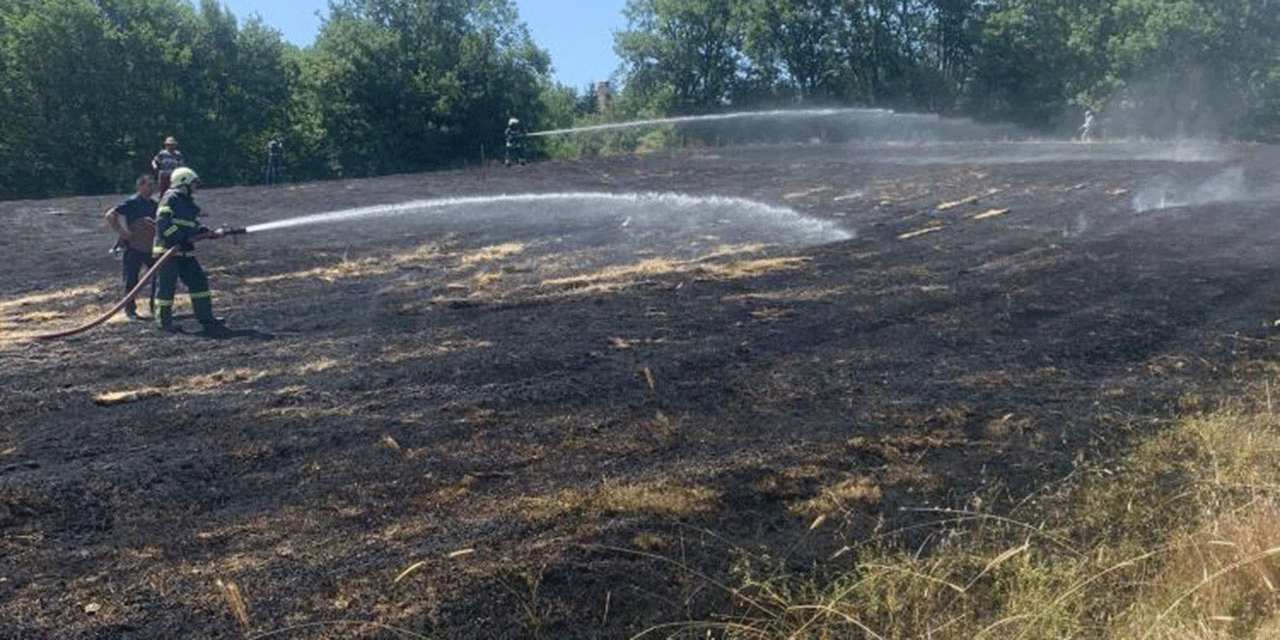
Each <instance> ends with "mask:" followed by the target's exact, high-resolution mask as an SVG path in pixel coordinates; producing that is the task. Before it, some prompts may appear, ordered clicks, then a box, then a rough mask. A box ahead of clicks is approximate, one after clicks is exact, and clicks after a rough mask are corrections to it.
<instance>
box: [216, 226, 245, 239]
mask: <svg viewBox="0 0 1280 640" xmlns="http://www.w3.org/2000/svg"><path fill="white" fill-rule="evenodd" d="M214 233H215V234H217V236H218V237H219V238H221V237H223V236H240V235H244V234H246V233H249V230H248V229H246V228H244V227H222V228H220V229H218V230H217V231H215V232H214Z"/></svg>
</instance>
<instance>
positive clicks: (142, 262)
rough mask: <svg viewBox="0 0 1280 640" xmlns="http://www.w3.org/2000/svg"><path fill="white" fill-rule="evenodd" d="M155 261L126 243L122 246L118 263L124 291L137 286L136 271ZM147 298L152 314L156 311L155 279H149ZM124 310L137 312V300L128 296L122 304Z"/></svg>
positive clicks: (147, 254) (133, 313) (131, 289)
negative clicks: (122, 253)
mask: <svg viewBox="0 0 1280 640" xmlns="http://www.w3.org/2000/svg"><path fill="white" fill-rule="evenodd" d="M155 263H156V261H155V259H154V258H152V257H151V254H150V253H146V252H143V251H138V250H137V249H134V248H133V247H130V246H127V245H126V246H125V248H124V255H122V256H120V264H121V265H123V266H122V269H123V271H124V291H125V293H128V292H130V291H133V288H134V287H136V286H138V272H140V271H142V269H143V268H144V267H150V266H151V265H153V264H155ZM148 300H150V301H151V313H153V314H154V313H155V311H156V309H155V307H156V281H155V279H152V280H151V295H150V297H149V298H148ZM124 311H125V313H127V314H129V315H131V316H132V315H135V314H137V313H138V303H137V301H136V300H134V299H133V298H130V299H129V302H127V303H125V305H124Z"/></svg>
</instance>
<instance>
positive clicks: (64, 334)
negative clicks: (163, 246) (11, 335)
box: [31, 246, 178, 340]
mask: <svg viewBox="0 0 1280 640" xmlns="http://www.w3.org/2000/svg"><path fill="white" fill-rule="evenodd" d="M177 249H178V247H176V246H175V247H171V248H170V249H169V250H168V251H165V252H164V253H163V254H161V256H160V257H159V258H157V259H156V263H155V264H153V265H151V268H150V269H147V272H146V273H144V274H142V277H141V278H138V285H137V286H136V287H134V288H133V290H132V291H130V292H129V293H127V294H125V296H124V298H123V299H121V300H120V302H117V303H116V306H114V307H111V310H110V311H108V312H106V313H104V314H102V315H101V316H99V317H98V318H97V319H95V320H94V321H93V322H90V323H89V324H86V325H83V326H79V327H76V328H74V329H67V330H66V331H59V332H57V333H46V334H43V335H38V336H34V337H33V338H31V339H32V340H56V339H58V338H69V337H71V336H74V335H76V334H80V333H84V332H85V331H88V330H90V329H92V328H94V327H96V326H98V325H100V324H102V323H104V322H106V321H107V320H110V319H111V316H114V315H116V314H117V313H120V310H121V309H123V308H124V307H125V305H127V304H129V301H130V300H133V299H134V298H136V297H137V296H138V294H139V293H140V292H141V291H142V288H143V287H145V286H147V283H149V282H151V279H152V278H154V277H155V275H156V272H157V271H159V270H160V267H161V265H163V264H164V263H165V262H168V261H169V258H171V257H173V252H174V251H176V250H177Z"/></svg>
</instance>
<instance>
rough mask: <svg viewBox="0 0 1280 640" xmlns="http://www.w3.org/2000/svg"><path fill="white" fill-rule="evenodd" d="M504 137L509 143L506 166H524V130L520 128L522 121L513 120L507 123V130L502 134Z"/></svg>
mask: <svg viewBox="0 0 1280 640" xmlns="http://www.w3.org/2000/svg"><path fill="white" fill-rule="evenodd" d="M502 136H503V137H504V138H506V141H507V155H506V158H505V162H504V164H505V165H506V166H508V167H509V166H511V163H513V162H515V163H518V164H522V165H523V164H524V130H523V129H521V128H520V121H519V120H517V119H516V118H512V119H510V120H508V121H507V128H506V130H505V131H503V132H502Z"/></svg>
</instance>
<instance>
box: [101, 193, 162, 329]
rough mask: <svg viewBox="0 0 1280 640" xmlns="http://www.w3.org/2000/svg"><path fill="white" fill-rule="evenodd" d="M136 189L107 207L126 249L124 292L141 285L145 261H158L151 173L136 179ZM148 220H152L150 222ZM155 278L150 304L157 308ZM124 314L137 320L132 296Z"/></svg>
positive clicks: (123, 261)
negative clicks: (152, 254)
mask: <svg viewBox="0 0 1280 640" xmlns="http://www.w3.org/2000/svg"><path fill="white" fill-rule="evenodd" d="M134 186H135V188H136V189H137V193H135V194H133V196H131V197H130V198H128V199H127V200H125V201H124V202H121V203H120V204H118V205H116V206H114V207H111V209H110V210H108V211H107V216H106V217H107V226H109V227H111V230H112V231H115V232H116V236H117V237H118V238H119V241H118V243H117V244H118V246H120V247H121V248H122V249H123V250H124V254H123V255H122V256H121V260H120V262H121V264H122V265H123V273H124V290H125V293H128V292H130V291H133V288H134V287H136V286H138V272H139V271H141V270H142V267H143V266H144V265H145V266H147V267H150V266H151V265H153V264H155V262H156V261H155V259H154V258H152V257H151V252H152V242H153V240H152V237H151V236H152V235H153V232H154V231H155V219H156V201H155V200H152V199H151V193H152V190H153V189H154V188H155V183H153V182H152V181H151V176H149V175H145V174H144V175H141V176H138V180H137V181H136V182H135V183H134ZM148 223H149V224H148ZM155 297H156V281H155V280H152V281H151V306H152V313H154V312H155ZM124 313H125V315H127V316H129V317H130V318H132V319H134V320H137V319H139V316H138V303H137V302H135V301H134V300H133V299H132V298H130V299H129V302H127V303H125V306H124Z"/></svg>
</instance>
